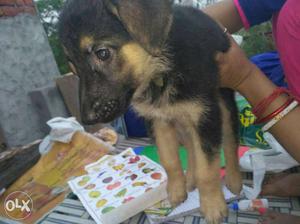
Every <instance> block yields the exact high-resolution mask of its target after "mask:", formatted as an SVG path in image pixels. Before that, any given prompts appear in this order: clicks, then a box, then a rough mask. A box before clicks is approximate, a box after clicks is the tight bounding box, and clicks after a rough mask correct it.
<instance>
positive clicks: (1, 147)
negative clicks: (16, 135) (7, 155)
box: [0, 126, 7, 153]
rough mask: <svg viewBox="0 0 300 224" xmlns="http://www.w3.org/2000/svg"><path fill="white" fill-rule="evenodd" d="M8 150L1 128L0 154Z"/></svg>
mask: <svg viewBox="0 0 300 224" xmlns="http://www.w3.org/2000/svg"><path fill="white" fill-rule="evenodd" d="M6 149H7V145H6V140H5V137H4V132H3V130H2V128H1V126H0V153H1V152H4V151H5V150H6Z"/></svg>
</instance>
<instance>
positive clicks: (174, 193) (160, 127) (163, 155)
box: [153, 119, 187, 206]
mask: <svg viewBox="0 0 300 224" xmlns="http://www.w3.org/2000/svg"><path fill="white" fill-rule="evenodd" d="M153 128H154V134H155V138H156V144H157V146H158V153H159V157H160V162H161V164H162V166H163V167H164V168H165V170H166V172H167V174H168V195H169V201H170V202H171V204H172V206H176V205H178V204H180V203H181V202H183V201H184V200H185V199H186V197H187V193H186V188H185V176H184V173H183V170H182V168H181V164H180V159H179V153H178V150H179V143H178V140H177V135H176V130H175V128H174V127H173V126H172V125H171V124H170V123H169V122H166V121H163V120H159V119H157V120H155V121H154V122H153Z"/></svg>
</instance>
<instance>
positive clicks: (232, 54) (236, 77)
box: [216, 34, 257, 90]
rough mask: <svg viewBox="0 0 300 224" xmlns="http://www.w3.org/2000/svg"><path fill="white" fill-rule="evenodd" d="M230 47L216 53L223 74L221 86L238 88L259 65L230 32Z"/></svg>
mask: <svg viewBox="0 0 300 224" xmlns="http://www.w3.org/2000/svg"><path fill="white" fill-rule="evenodd" d="M228 38H229V40H230V45H231V47H230V49H229V50H228V51H227V52H225V53H223V52H219V53H217V55H216V61H217V63H218V65H219V72H220V75H221V86H222V87H226V88H231V89H234V90H238V88H239V86H240V85H241V84H242V83H244V82H245V81H246V79H247V78H249V76H251V75H252V74H253V73H254V72H255V70H257V67H256V66H255V65H254V64H253V63H252V62H251V61H250V60H249V59H248V58H247V56H246V55H245V53H244V52H243V50H242V49H241V48H240V47H239V46H238V44H237V43H236V42H235V40H234V39H233V38H232V36H231V35H230V34H228Z"/></svg>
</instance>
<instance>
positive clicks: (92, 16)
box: [59, 0, 172, 124]
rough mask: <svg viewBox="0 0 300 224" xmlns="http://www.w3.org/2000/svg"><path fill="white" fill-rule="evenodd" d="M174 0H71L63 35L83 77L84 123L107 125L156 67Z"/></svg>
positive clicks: (74, 66) (62, 24)
mask: <svg viewBox="0 0 300 224" xmlns="http://www.w3.org/2000/svg"><path fill="white" fill-rule="evenodd" d="M171 21H172V16H171V1H170V0H68V1H67V3H66V5H65V7H64V9H63V11H62V13H61V16H60V23H59V36H60V39H61V42H62V44H63V47H64V50H65V53H66V55H67V58H68V60H69V63H70V67H71V69H72V70H73V72H74V73H75V74H77V75H78V76H79V78H80V101H81V103H80V104H81V113H82V120H83V122H84V123H86V124H92V123H96V122H109V121H111V120H113V119H115V118H116V117H118V116H120V115H121V114H122V113H124V112H125V111H126V109H127V107H128V106H129V104H130V100H131V98H132V96H133V94H134V92H135V91H136V89H137V88H138V87H139V85H141V83H142V82H143V81H144V80H146V79H149V77H147V76H149V75H152V74H150V73H151V72H150V71H154V70H155V69H154V68H153V67H156V66H158V65H157V64H156V62H157V61H158V60H155V58H159V57H160V55H161V54H162V51H163V48H164V45H165V41H166V39H167V36H168V32H169V30H170V27H171Z"/></svg>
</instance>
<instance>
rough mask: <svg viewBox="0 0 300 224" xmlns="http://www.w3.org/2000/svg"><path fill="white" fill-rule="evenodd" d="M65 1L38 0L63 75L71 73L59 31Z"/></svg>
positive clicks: (37, 3) (40, 12) (41, 15)
mask: <svg viewBox="0 0 300 224" xmlns="http://www.w3.org/2000/svg"><path fill="white" fill-rule="evenodd" d="M64 1H65V0H36V5H37V8H38V11H39V14H40V18H41V21H42V23H43V26H44V29H45V31H46V34H47V36H48V39H49V43H50V46H51V48H52V51H53V54H54V57H55V59H56V62H57V65H58V68H59V71H60V73H61V74H66V73H68V72H70V69H69V66H68V62H67V60H66V57H65V55H64V52H63V49H62V46H61V44H60V41H59V38H58V31H57V21H58V13H59V11H60V10H61V8H62V6H63V3H64Z"/></svg>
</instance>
